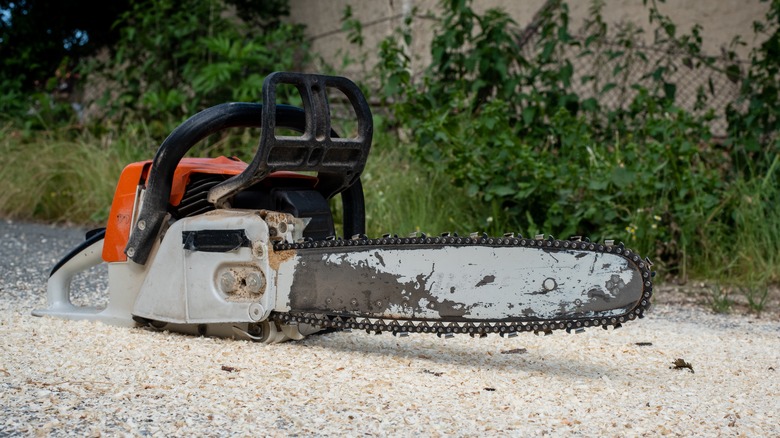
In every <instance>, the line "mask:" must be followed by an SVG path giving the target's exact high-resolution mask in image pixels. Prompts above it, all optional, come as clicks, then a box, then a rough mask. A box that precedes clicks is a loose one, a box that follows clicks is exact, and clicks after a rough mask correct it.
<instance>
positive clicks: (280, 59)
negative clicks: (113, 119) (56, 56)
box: [88, 0, 306, 121]
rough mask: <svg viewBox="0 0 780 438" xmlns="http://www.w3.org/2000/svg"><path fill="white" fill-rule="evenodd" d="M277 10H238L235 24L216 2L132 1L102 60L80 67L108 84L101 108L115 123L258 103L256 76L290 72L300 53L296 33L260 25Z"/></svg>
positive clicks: (272, 23) (279, 7) (270, 23)
mask: <svg viewBox="0 0 780 438" xmlns="http://www.w3.org/2000/svg"><path fill="white" fill-rule="evenodd" d="M232 3H237V4H238V5H239V6H246V5H244V3H251V4H254V3H255V2H251V1H243V2H232ZM285 5H286V3H283V2H279V1H276V2H271V4H270V6H269V5H268V4H266V5H265V6H261V5H256V6H257V8H252V7H240V8H239V9H238V11H237V13H238V15H240V16H241V17H242V19H239V18H238V17H236V16H234V15H233V14H231V12H230V9H229V8H228V7H227V5H226V3H225V2H222V1H220V0H206V1H198V0H187V1H184V2H174V1H172V0H138V1H134V2H132V4H131V8H130V10H129V11H128V12H126V13H125V14H123V15H122V17H121V18H120V19H119V21H118V22H117V23H116V24H115V26H117V27H119V28H120V29H121V37H120V39H119V41H118V43H117V44H116V45H115V46H114V48H113V50H112V56H111V57H110V59H109V60H108V62H103V63H97V64H93V65H91V66H90V67H89V68H88V71H92V72H93V73H96V74H98V75H99V76H103V77H105V78H107V79H108V81H109V83H110V84H111V86H110V87H109V88H108V89H107V90H106V93H105V95H104V97H103V100H102V102H101V104H102V106H104V107H106V108H108V109H109V115H110V116H118V117H120V118H122V117H127V116H132V117H139V116H140V117H141V118H144V119H146V120H163V121H165V120H173V121H180V120H181V119H182V118H183V117H186V116H189V115H192V114H194V113H195V112H197V111H199V110H201V109H203V108H205V107H208V106H211V105H214V104H217V103H222V102H226V101H258V100H260V99H261V95H260V91H261V89H262V81H263V79H264V77H265V76H266V75H267V74H268V73H270V72H272V71H275V70H285V69H294V68H295V65H296V64H297V63H299V62H300V61H302V60H303V54H304V53H305V50H306V44H305V41H304V39H303V32H302V28H301V27H299V26H295V25H291V24H284V23H281V22H280V21H279V20H274V19H270V20H265V19H264V18H265V17H267V16H270V17H275V16H277V15H278V14H279V13H280V11H281V12H284V10H285V9H284V7H285ZM269 8H270V9H273V10H275V12H276V15H274V14H270V13H269ZM274 8H275V9H274Z"/></svg>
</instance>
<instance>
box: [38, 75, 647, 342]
mask: <svg viewBox="0 0 780 438" xmlns="http://www.w3.org/2000/svg"><path fill="white" fill-rule="evenodd" d="M282 83H284V84H292V85H294V86H295V87H296V88H297V89H298V91H299V92H300V94H301V97H302V100H303V108H302V109H301V108H294V107H289V106H284V105H277V104H276V87H277V85H278V84H282ZM328 88H336V89H338V90H340V91H341V92H342V93H343V94H344V95H345V96H346V98H347V100H348V101H349V104H350V105H351V106H352V108H353V110H354V113H355V115H356V116H357V122H358V123H357V134H356V135H354V136H352V137H348V138H340V137H338V136H337V135H336V133H335V132H334V131H333V129H332V128H331V123H330V107H329V101H328V95H327V89H328ZM263 102H264V104H263V105H260V104H238V103H233V104H224V105H218V106H216V107H213V108H210V109H207V110H205V111H203V112H201V113H199V114H197V115H195V116H193V117H192V118H191V119H189V120H187V121H186V122H185V123H184V124H182V125H181V126H180V127H178V128H177V129H176V130H174V132H172V133H171V135H170V136H169V137H168V138H167V139H166V140H165V141H164V142H163V144H162V145H161V146H160V148H159V150H158V152H157V154H156V156H155V158H154V160H152V161H146V162H141V163H134V164H131V165H129V166H128V167H126V168H125V170H124V171H123V173H122V175H121V176H120V180H119V184H118V186H117V190H116V193H115V196H114V202H113V204H112V207H111V212H110V217H109V220H108V223H107V226H106V229H105V230H102V231H98V232H96V233H93V234H92V235H90V236H89V237H88V238H87V240H86V241H85V242H84V243H82V244H81V245H79V246H78V247H77V248H75V249H74V250H73V251H71V253H70V254H68V255H67V256H66V257H64V258H63V259H62V260H61V261H60V263H58V264H57V265H56V266H55V267H54V269H53V270H52V273H51V276H50V279H49V282H48V308H46V309H42V310H36V311H35V312H34V314H35V315H38V316H43V315H51V316H56V317H63V318H69V319H95V320H101V321H104V322H107V323H111V324H116V325H125V326H136V325H143V326H149V327H153V328H157V329H165V330H174V331H180V332H185V333H191V334H199V335H214V336H228V337H237V338H242V339H249V340H255V341H262V342H269V343H271V342H280V341H284V340H288V339H301V338H303V337H304V336H306V335H309V334H312V333H315V332H317V331H319V330H321V329H365V330H369V331H376V332H381V331H390V332H393V333H394V334H408V333H413V332H426V333H437V334H439V335H445V336H448V335H451V334H454V333H467V334H471V335H485V334H487V333H499V334H501V335H514V334H516V333H518V332H522V331H534V332H549V331H551V330H554V329H567V330H572V329H573V330H575V331H576V330H580V329H582V328H584V327H589V326H602V327H607V326H614V327H618V326H620V324H622V323H623V322H625V321H628V320H632V319H635V318H636V317H641V316H642V314H643V312H644V310H645V309H646V308H647V307H648V305H649V298H650V295H651V292H652V280H651V278H652V273H651V272H650V263H649V261H648V260H646V259H642V258H641V257H639V256H638V255H636V254H634V253H633V252H632V251H630V250H628V249H626V248H624V247H623V246H622V244H621V245H614V243H612V242H605V243H603V244H595V243H591V242H587V241H582V240H580V239H574V240H567V241H561V240H556V239H553V238H544V236H535V237H533V238H523V237H522V236H515V235H513V234H506V235H504V236H501V237H489V236H487V235H479V234H476V233H475V234H470V235H469V236H458V235H457V234H453V235H449V234H444V235H441V236H436V237H429V236H425V235H417V234H415V235H412V236H403V237H399V236H397V235H389V234H388V235H384V236H382V237H381V238H377V239H369V238H367V237H366V236H365V235H364V233H365V207H364V202H363V191H362V186H361V184H360V179H359V177H360V174H361V173H362V171H363V168H364V166H365V163H366V160H367V157H368V153H369V150H370V147H371V137H372V129H373V128H372V123H371V113H370V110H369V108H368V105H367V103H366V101H365V98H364V97H363V95H362V93H361V92H360V90H359V89H358V88H357V87H356V86H355V85H354V84H353V83H352V82H351V81H348V80H346V79H344V78H338V77H331V76H321V75H304V74H295V73H275V74H272V75H270V76H269V77H268V78H266V82H265V84H264V87H263ZM232 127H261V128H262V134H261V140H260V144H259V147H258V151H257V153H256V155H255V157H254V159H253V160H252V162H250V163H244V162H241V161H238V160H236V159H229V158H225V157H220V158H213V159H202V158H200V159H199V158H184V155H185V154H186V152H187V151H188V150H189V149H190V148H192V147H193V146H194V145H196V144H197V143H198V142H199V141H200V140H202V139H203V138H205V137H206V136H208V135H210V134H212V133H214V132H218V131H220V130H223V129H226V128H232ZM277 128H287V129H291V130H294V131H297V132H299V133H300V134H301V135H300V136H281V135H278V133H277ZM301 171H305V172H307V173H306V174H301V173H298V172H301ZM336 196H340V197H341V202H342V206H343V224H342V227H343V230H344V235H345V236H352V237H351V238H346V239H341V238H335V237H334V235H335V225H334V220H333V215H332V213H331V210H330V206H329V205H330V204H329V201H330V200H331V199H332V198H334V197H336ZM100 263H108V272H109V304H108V306H107V307H106V308H104V309H96V308H89V307H80V306H75V305H73V304H72V303H71V301H70V283H71V281H72V279H73V277H74V276H75V275H76V274H77V273H79V272H82V271H83V270H85V269H87V268H89V267H91V266H94V265H97V264H100Z"/></svg>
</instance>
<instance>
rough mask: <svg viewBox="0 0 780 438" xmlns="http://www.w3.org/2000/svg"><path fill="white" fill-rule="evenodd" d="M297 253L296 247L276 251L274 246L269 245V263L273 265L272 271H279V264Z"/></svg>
mask: <svg viewBox="0 0 780 438" xmlns="http://www.w3.org/2000/svg"><path fill="white" fill-rule="evenodd" d="M295 253H296V251H295V250H294V249H290V250H285V251H274V249H273V246H271V245H268V251H267V254H268V265H269V266H270V267H271V270H272V271H278V270H279V266H281V265H282V263H284V262H286V261H288V260H290V259H292V258H293V257H295Z"/></svg>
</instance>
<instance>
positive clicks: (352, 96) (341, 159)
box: [208, 72, 374, 208]
mask: <svg viewBox="0 0 780 438" xmlns="http://www.w3.org/2000/svg"><path fill="white" fill-rule="evenodd" d="M279 84H289V85H294V86H295V87H296V88H297V89H298V92H299V93H300V94H301V98H302V100H303V109H304V112H305V113H306V126H305V129H304V131H303V135H302V136H300V137H290V136H278V135H276V132H275V128H276V111H277V107H276V89H277V86H278V85H279ZM328 88H335V89H338V90H339V91H341V92H342V93H344V95H345V96H346V97H347V99H348V100H349V103H350V104H351V105H352V108H353V109H354V110H355V115H356V116H357V122H358V126H357V135H356V137H354V138H339V137H336V136H334V135H332V129H331V120H330V104H329V101H328V94H327V90H328ZM263 102H264V104H265V106H266V111H264V112H263V122H262V124H263V132H262V134H261V137H260V146H259V147H258V149H257V153H256V154H255V157H254V159H253V160H252V162H251V163H250V164H249V166H248V167H247V168H246V170H244V171H243V172H242V173H241V174H239V175H236V176H234V177H232V178H230V179H228V180H227V181H224V182H222V183H220V184H218V185H216V186H214V187H213V188H212V189H211V190H210V191H209V194H208V200H209V202H211V203H212V204H214V205H215V206H217V207H218V208H219V207H224V206H226V205H227V204H229V202H230V198H231V197H232V196H233V195H235V194H236V193H238V192H240V191H242V190H244V189H246V188H247V187H249V186H251V185H253V184H255V183H256V182H258V181H260V180H262V179H263V178H265V177H266V176H268V174H269V173H271V172H274V171H277V170H292V171H314V172H317V177H318V179H319V182H318V183H317V190H318V191H319V192H320V193H321V194H322V195H323V197H325V199H330V198H332V197H333V196H334V195H336V194H337V193H340V192H342V191H344V190H345V189H346V188H347V187H349V186H351V185H352V184H353V183H355V181H357V179H358V178H359V177H360V174H361V173H362V172H363V168H364V167H365V165H366V160H367V159H368V153H369V150H370V149H371V138H372V136H373V132H374V125H373V123H372V119H371V110H370V108H369V106H368V103H367V102H366V98H365V97H364V96H363V93H362V92H361V91H360V89H359V88H358V86H357V85H355V83H354V82H352V81H350V80H349V79H347V78H343V77H338V76H323V75H314V74H303V73H289V72H276V73H272V74H270V75H268V77H266V78H265V82H263Z"/></svg>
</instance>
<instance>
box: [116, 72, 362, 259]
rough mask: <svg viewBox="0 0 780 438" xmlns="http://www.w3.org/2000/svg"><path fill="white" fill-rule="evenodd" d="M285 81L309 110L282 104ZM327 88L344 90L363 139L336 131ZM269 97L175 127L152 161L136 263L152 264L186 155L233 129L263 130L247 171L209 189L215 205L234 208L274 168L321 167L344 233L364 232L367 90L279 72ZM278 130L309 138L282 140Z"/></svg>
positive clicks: (270, 82) (134, 246)
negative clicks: (337, 202) (279, 94)
mask: <svg viewBox="0 0 780 438" xmlns="http://www.w3.org/2000/svg"><path fill="white" fill-rule="evenodd" d="M278 83H291V84H293V85H296V87H297V88H298V90H299V92H300V93H301V97H302V98H303V104H304V108H303V109H300V108H296V107H292V106H289V105H276V84H278ZM325 87H334V88H338V89H339V90H341V91H342V92H343V93H344V95H346V96H347V98H348V99H349V101H350V103H351V104H352V105H353V108H354V109H355V113H356V114H357V116H358V136H357V137H356V138H351V139H340V138H338V136H337V135H336V133H335V132H334V131H333V130H332V128H331V126H330V112H329V106H328V101H327V95H326V94H324V93H325ZM263 97H264V99H265V102H266V103H265V106H264V105H261V104H253V103H225V104H221V105H216V106H214V107H211V108H208V109H206V110H203V111H201V112H199V113H198V114H195V115H194V116H192V117H190V118H189V119H187V120H186V121H185V122H184V123H182V124H181V125H179V126H178V127H177V128H176V129H174V130H173V132H171V134H170V135H169V136H168V138H166V139H165V141H164V142H163V143H162V144H161V145H160V148H159V149H158V150H157V154H155V157H154V160H153V161H152V167H151V169H150V172H149V179H148V181H147V182H146V193H145V194H144V199H143V202H142V204H141V211H140V213H139V215H138V220H137V221H136V222H135V224H133V230H132V232H131V234H130V239H129V241H128V243H127V246H126V247H125V254H127V257H128V258H129V259H131V260H133V261H134V262H136V263H139V264H145V263H146V260H147V259H148V257H149V253H150V252H151V249H152V246H153V244H154V240H155V238H156V237H157V235H158V234H159V233H160V229H161V228H162V224H163V222H164V221H165V217H166V214H167V212H168V201H169V199H170V195H171V184H172V182H173V175H174V171H175V170H176V167H177V165H178V164H179V162H180V161H181V159H182V158H183V157H184V155H185V154H186V153H187V151H189V150H190V149H191V148H192V147H193V146H194V145H195V144H197V143H198V142H200V141H201V140H203V139H204V138H206V137H208V136H209V135H211V134H214V133H216V132H219V131H221V130H224V129H229V128H239V127H244V128H263V131H262V135H261V140H260V146H259V148H258V151H257V153H256V154H255V157H254V159H253V160H252V162H251V163H250V164H249V166H248V167H247V168H246V169H245V170H244V172H242V173H241V174H239V175H236V176H234V177H232V178H230V179H228V180H226V181H225V182H223V183H221V184H219V185H217V186H215V187H214V188H212V190H211V192H209V200H210V201H212V202H213V203H214V204H215V205H216V206H218V207H223V208H224V207H226V206H228V205H229V200H230V198H231V197H232V196H233V195H235V194H236V193H238V192H239V191H241V190H243V189H245V188H247V187H249V186H251V185H252V184H254V183H256V182H257V181H260V180H262V179H263V178H265V177H266V176H268V174H270V173H271V172H273V171H276V170H299V171H300V170H315V171H319V173H318V179H319V181H318V184H317V187H316V188H317V190H319V191H320V192H321V193H322V194H323V195H324V196H325V197H326V199H327V198H331V197H333V196H335V195H336V194H338V193H341V196H342V203H343V204H344V234H345V235H353V234H363V233H365V206H364V200H363V189H362V185H361V184H360V179H359V178H360V174H361V173H362V171H363V169H364V167H365V162H366V159H367V157H368V152H369V149H370V147H371V137H372V133H373V124H372V120H371V112H370V110H369V109H368V104H367V103H366V101H365V98H364V97H363V94H362V93H361V92H360V89H359V88H357V86H356V85H355V84H354V83H353V82H352V81H349V80H348V79H346V78H340V77H332V76H321V75H306V74H300V73H274V74H272V75H269V76H268V77H267V78H266V81H265V83H264V84H263ZM276 127H279V128H288V129H292V130H294V131H297V132H301V133H302V134H303V135H302V136H301V137H277V136H276V135H275V133H274V131H275V128H276ZM324 133H328V134H327V135H325V134H324ZM221 186H222V188H220V187H221ZM215 189H219V190H216V191H215ZM212 192H213V193H212ZM212 199H213V200H212Z"/></svg>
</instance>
